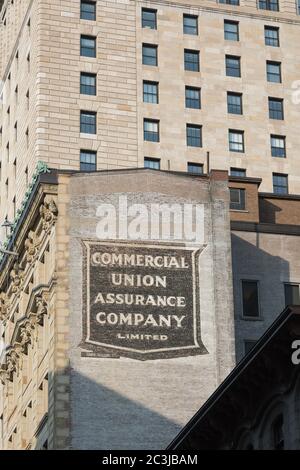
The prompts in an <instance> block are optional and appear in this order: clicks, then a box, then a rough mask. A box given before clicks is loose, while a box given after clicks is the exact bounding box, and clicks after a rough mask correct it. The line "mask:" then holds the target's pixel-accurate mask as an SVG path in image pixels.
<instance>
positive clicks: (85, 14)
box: [80, 0, 96, 21]
mask: <svg viewBox="0 0 300 470" xmlns="http://www.w3.org/2000/svg"><path fill="white" fill-rule="evenodd" d="M80 18H81V19H82V20H92V21H95V20H96V2H92V1H88V0H81V3H80Z"/></svg>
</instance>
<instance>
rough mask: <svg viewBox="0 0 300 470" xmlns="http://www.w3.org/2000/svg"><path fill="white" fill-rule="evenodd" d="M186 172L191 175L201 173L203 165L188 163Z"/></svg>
mask: <svg viewBox="0 0 300 470" xmlns="http://www.w3.org/2000/svg"><path fill="white" fill-rule="evenodd" d="M188 172H189V173H192V174H193V175H203V165H201V163H188Z"/></svg>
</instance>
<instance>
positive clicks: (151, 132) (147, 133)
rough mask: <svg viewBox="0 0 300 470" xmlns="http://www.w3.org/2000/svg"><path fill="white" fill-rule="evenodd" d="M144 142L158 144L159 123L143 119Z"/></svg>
mask: <svg viewBox="0 0 300 470" xmlns="http://www.w3.org/2000/svg"><path fill="white" fill-rule="evenodd" d="M144 140H147V141H149V142H159V121H153V120H150V119H144Z"/></svg>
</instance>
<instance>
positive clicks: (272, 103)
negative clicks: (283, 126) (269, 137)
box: [269, 98, 283, 119]
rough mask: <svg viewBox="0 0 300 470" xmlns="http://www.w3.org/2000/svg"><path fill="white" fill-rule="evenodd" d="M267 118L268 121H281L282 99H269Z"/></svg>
mask: <svg viewBox="0 0 300 470" xmlns="http://www.w3.org/2000/svg"><path fill="white" fill-rule="evenodd" d="M269 117H270V119H283V100H282V99H278V98H269Z"/></svg>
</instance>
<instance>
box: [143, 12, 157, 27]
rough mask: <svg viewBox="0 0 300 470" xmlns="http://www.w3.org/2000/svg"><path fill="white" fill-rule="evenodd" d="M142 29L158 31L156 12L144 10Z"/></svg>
mask: <svg viewBox="0 0 300 470" xmlns="http://www.w3.org/2000/svg"><path fill="white" fill-rule="evenodd" d="M142 28H149V29H156V28H157V25H156V10H149V9H147V8H143V9H142Z"/></svg>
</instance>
